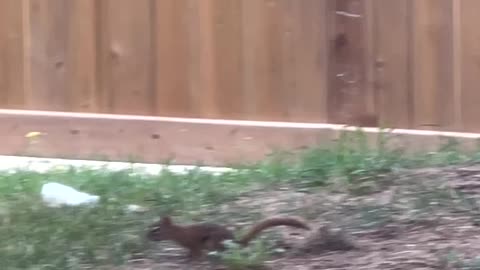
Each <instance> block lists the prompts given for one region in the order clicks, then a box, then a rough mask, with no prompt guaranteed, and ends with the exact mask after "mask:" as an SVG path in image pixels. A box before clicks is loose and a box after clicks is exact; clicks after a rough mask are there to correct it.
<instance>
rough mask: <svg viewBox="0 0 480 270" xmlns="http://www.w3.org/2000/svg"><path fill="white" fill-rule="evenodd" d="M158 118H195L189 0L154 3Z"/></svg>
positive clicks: (163, 0) (168, 0)
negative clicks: (193, 113)
mask: <svg viewBox="0 0 480 270" xmlns="http://www.w3.org/2000/svg"><path fill="white" fill-rule="evenodd" d="M154 4H155V18H154V25H153V29H155V30H154V33H155V34H154V38H155V42H154V44H155V46H154V50H155V55H156V57H155V66H156V70H155V73H154V76H155V82H156V85H155V90H156V99H155V101H156V103H155V106H156V108H155V112H156V114H157V115H169V116H177V117H188V116H192V113H191V107H192V104H191V103H192V96H191V94H190V88H189V86H190V80H189V76H188V75H189V72H190V71H189V68H190V65H189V43H190V39H189V36H188V35H189V27H190V25H189V23H190V22H189V21H188V16H189V15H190V14H189V13H188V8H189V5H188V1H186V0H162V1H154Z"/></svg>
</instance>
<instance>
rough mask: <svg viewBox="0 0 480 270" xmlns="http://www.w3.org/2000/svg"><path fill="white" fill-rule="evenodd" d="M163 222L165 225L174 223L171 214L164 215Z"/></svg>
mask: <svg viewBox="0 0 480 270" xmlns="http://www.w3.org/2000/svg"><path fill="white" fill-rule="evenodd" d="M161 223H162V224H163V225H172V219H171V218H170V217H169V216H166V217H162V220H161Z"/></svg>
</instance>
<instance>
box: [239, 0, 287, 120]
mask: <svg viewBox="0 0 480 270" xmlns="http://www.w3.org/2000/svg"><path fill="white" fill-rule="evenodd" d="M282 2H283V1H281V0H272V1H255V0H246V1H244V2H243V14H244V15H243V21H244V25H243V27H244V29H243V40H244V43H243V44H244V45H243V54H244V56H243V57H244V61H243V72H244V80H245V82H244V84H245V87H244V88H243V91H245V95H246V97H247V99H248V100H249V101H248V103H249V104H248V105H247V111H248V114H247V116H248V118H249V119H252V120H286V118H287V114H288V110H287V107H286V95H285V89H284V85H283V82H284V77H283V75H284V70H283V65H284V63H283V59H282V53H283V52H284V49H283V45H282V35H283V32H282V31H283V30H284V29H283V25H282V20H283V19H285V17H284V14H283V12H284V11H283V10H282V8H283V5H282Z"/></svg>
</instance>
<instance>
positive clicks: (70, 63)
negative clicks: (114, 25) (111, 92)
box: [65, 0, 98, 112]
mask: <svg viewBox="0 0 480 270" xmlns="http://www.w3.org/2000/svg"><path fill="white" fill-rule="evenodd" d="M95 2H96V0H69V1H68V14H69V16H68V31H67V54H66V70H67V72H66V89H65V90H68V94H69V108H70V111H77V112H95V111H97V109H98V104H97V100H96V91H97V90H98V88H97V71H98V70H97V46H96V44H97V39H96V37H97V26H98V24H97V16H96V15H97V13H96V7H97V5H96V3H95Z"/></svg>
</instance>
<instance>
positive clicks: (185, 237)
mask: <svg viewBox="0 0 480 270" xmlns="http://www.w3.org/2000/svg"><path fill="white" fill-rule="evenodd" d="M275 226H289V227H294V228H299V229H305V230H310V229H311V228H310V227H309V226H308V225H307V224H306V223H305V222H303V221H301V220H299V219H297V218H293V217H271V218H266V219H264V220H262V221H260V222H258V223H256V224H255V225H253V226H252V227H251V228H250V230H248V232H247V233H246V234H245V235H244V236H243V237H242V238H240V239H238V240H237V239H235V237H234V234H233V232H231V231H230V230H228V229H227V228H226V227H225V226H222V225H219V224H213V223H197V224H191V225H185V226H182V225H178V224H174V223H173V221H172V219H171V218H170V217H169V216H166V217H163V218H161V219H160V220H159V221H157V222H156V223H154V224H153V225H152V226H151V228H150V230H149V231H148V233H147V238H148V239H149V240H151V241H165V240H170V241H173V242H175V243H177V244H178V245H180V246H182V247H184V248H186V249H188V251H189V257H190V258H197V257H200V256H201V255H202V251H203V250H217V251H223V250H225V246H224V244H223V241H225V240H233V241H234V242H235V243H237V244H240V245H242V246H246V245H247V244H248V243H249V242H250V241H251V240H252V239H254V238H255V237H256V236H257V235H258V234H259V233H260V232H261V231H263V230H265V229H268V228H270V227H275Z"/></svg>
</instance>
